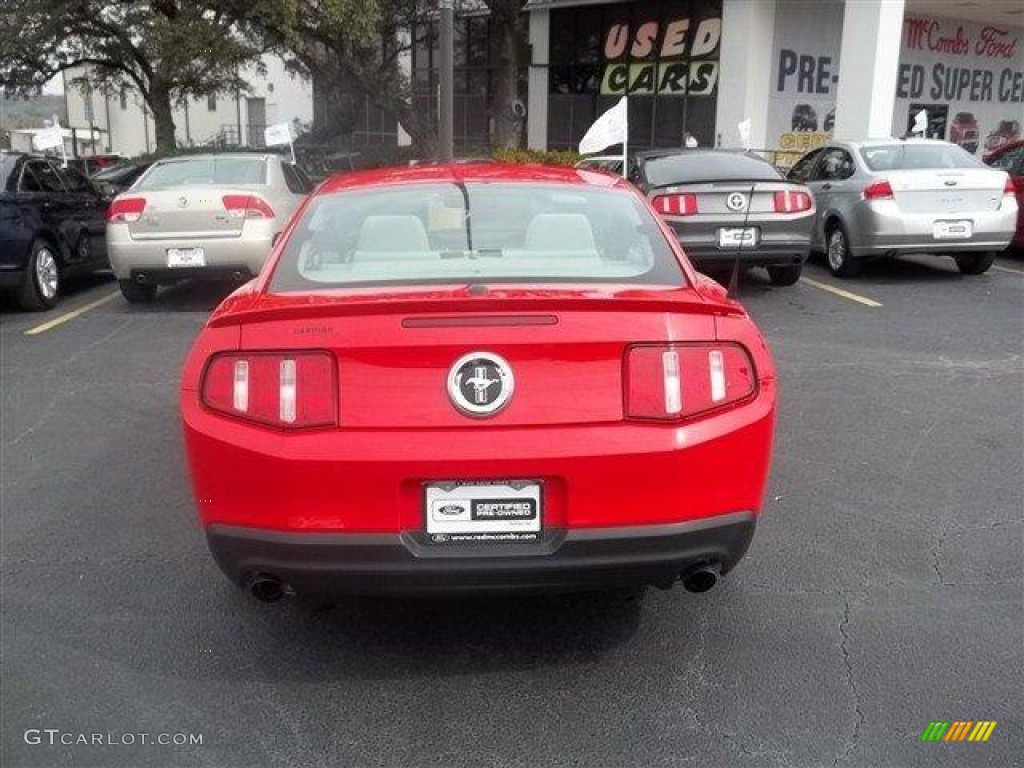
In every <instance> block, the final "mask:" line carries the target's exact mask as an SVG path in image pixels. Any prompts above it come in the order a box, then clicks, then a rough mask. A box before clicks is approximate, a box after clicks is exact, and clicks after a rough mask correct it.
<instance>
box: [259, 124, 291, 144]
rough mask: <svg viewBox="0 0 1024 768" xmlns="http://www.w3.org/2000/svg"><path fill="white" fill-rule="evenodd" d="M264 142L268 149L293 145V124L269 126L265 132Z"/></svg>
mask: <svg viewBox="0 0 1024 768" xmlns="http://www.w3.org/2000/svg"><path fill="white" fill-rule="evenodd" d="M263 141H264V142H265V143H266V145H267V146H268V147H276V146H280V145H281V144H291V143H292V126H291V123H278V124H277V125H268V126H267V127H266V129H264V131H263Z"/></svg>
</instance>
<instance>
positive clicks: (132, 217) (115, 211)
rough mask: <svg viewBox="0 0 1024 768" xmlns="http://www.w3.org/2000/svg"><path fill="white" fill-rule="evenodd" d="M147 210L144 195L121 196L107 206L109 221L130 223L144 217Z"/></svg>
mask: <svg viewBox="0 0 1024 768" xmlns="http://www.w3.org/2000/svg"><path fill="white" fill-rule="evenodd" d="M144 210H146V198H144V197H119V198H117V199H116V200H114V202H112V203H111V204H110V207H109V208H107V221H123V222H126V223H128V224H130V223H132V222H133V221H138V220H139V219H140V218H142V212H143V211H144Z"/></svg>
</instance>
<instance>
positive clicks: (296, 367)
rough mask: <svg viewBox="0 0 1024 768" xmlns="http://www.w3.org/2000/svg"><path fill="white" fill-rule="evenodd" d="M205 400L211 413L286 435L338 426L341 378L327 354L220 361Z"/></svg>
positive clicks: (233, 356)
mask: <svg viewBox="0 0 1024 768" xmlns="http://www.w3.org/2000/svg"><path fill="white" fill-rule="evenodd" d="M201 397H202V402H203V404H204V405H205V406H206V407H207V408H210V409H211V410H214V411H217V412H219V413H224V414H227V415H229V416H235V417H237V418H240V419H247V420H249V421H255V422H259V423H260V424H266V425H268V426H272V427H279V428H282V429H303V428H308V427H327V426H334V425H336V424H337V423H338V378H337V375H336V373H335V366H334V358H333V357H332V356H331V355H330V353H328V352H280V353H278V352H258V353H249V354H245V353H229V354H219V355H216V356H215V357H213V358H211V360H210V362H209V363H208V364H207V366H206V371H205V372H204V374H203V381H202V386H201Z"/></svg>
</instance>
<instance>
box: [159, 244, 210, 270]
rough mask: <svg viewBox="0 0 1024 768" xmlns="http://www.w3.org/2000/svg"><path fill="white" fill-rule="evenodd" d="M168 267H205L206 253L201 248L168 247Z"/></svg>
mask: <svg viewBox="0 0 1024 768" xmlns="http://www.w3.org/2000/svg"><path fill="white" fill-rule="evenodd" d="M167 266H168V267H205V266H206V254H205V253H203V249H202V248H168V249H167Z"/></svg>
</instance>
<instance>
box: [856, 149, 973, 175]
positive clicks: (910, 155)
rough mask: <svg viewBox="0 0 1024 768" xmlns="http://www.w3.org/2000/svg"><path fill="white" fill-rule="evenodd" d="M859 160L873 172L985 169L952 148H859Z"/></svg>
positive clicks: (962, 152) (971, 156) (968, 155)
mask: <svg viewBox="0 0 1024 768" xmlns="http://www.w3.org/2000/svg"><path fill="white" fill-rule="evenodd" d="M860 156H861V157H862V158H864V164H865V165H867V167H868V168H869V169H870V170H872V171H912V170H928V169H935V168H983V167H984V166H983V165H982V164H981V162H980V161H979V160H978V159H977V158H975V157H974V156H973V155H971V154H969V153H968V152H966V151H965V150H963V149H961V148H960V147H958V146H956V145H955V144H911V143H909V142H900V143H893V144H875V145H872V146H869V147H861V149H860Z"/></svg>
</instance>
